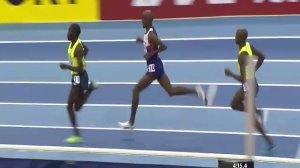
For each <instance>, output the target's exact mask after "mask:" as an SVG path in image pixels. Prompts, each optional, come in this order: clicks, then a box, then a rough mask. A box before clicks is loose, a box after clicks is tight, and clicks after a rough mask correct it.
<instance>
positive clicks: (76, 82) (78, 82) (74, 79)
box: [73, 75, 80, 85]
mask: <svg viewBox="0 0 300 168" xmlns="http://www.w3.org/2000/svg"><path fill="white" fill-rule="evenodd" d="M73 83H74V84H75V85H78V84H80V76H77V75H76V76H74V77H73Z"/></svg>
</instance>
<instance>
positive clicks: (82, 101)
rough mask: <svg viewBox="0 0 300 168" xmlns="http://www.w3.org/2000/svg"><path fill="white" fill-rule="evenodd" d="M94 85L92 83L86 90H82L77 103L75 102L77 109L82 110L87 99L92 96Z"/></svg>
mask: <svg viewBox="0 0 300 168" xmlns="http://www.w3.org/2000/svg"><path fill="white" fill-rule="evenodd" d="M93 85H94V84H93V83H91V84H90V85H89V88H88V89H87V91H86V92H84V91H83V90H82V92H80V96H79V99H78V100H77V101H76V104H75V110H76V111H80V110H81V108H82V106H83V105H84V104H85V103H86V101H87V100H88V98H89V97H90V95H91V93H92V92H93V91H94V90H95V87H94V86H93Z"/></svg>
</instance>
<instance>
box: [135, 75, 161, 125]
mask: <svg viewBox="0 0 300 168" xmlns="http://www.w3.org/2000/svg"><path fill="white" fill-rule="evenodd" d="M154 80H155V77H154V76H152V75H151V74H145V75H144V76H143V77H142V78H141V80H140V81H139V82H138V84H137V85H135V87H134V89H133V91H132V103H131V114H130V120H129V123H130V124H131V125H134V123H135V116H136V111H137V108H138V105H139V97H140V93H141V92H142V91H143V90H144V89H146V88H147V87H148V86H149V85H150V84H151V83H152V82H153V81H154Z"/></svg>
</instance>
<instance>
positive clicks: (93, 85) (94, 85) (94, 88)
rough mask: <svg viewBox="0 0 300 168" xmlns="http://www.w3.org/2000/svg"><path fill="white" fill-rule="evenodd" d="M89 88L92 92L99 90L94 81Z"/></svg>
mask: <svg viewBox="0 0 300 168" xmlns="http://www.w3.org/2000/svg"><path fill="white" fill-rule="evenodd" d="M89 87H90V88H91V89H92V90H97V89H98V88H99V85H98V84H97V83H96V82H94V81H91V83H90V85H89Z"/></svg>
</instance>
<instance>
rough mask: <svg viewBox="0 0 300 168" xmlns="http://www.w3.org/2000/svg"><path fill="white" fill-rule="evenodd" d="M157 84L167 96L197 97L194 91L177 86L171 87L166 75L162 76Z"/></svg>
mask: <svg viewBox="0 0 300 168" xmlns="http://www.w3.org/2000/svg"><path fill="white" fill-rule="evenodd" d="M158 82H159V83H160V85H161V86H162V87H163V88H164V89H165V91H166V92H167V93H168V94H169V96H178V95H187V94H191V95H195V96H196V95H197V94H198V93H197V91H196V89H189V88H186V87H182V86H178V87H173V86H172V85H171V82H170V80H169V78H168V76H167V75H166V74H164V75H163V76H162V77H161V78H160V79H159V80H158Z"/></svg>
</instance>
